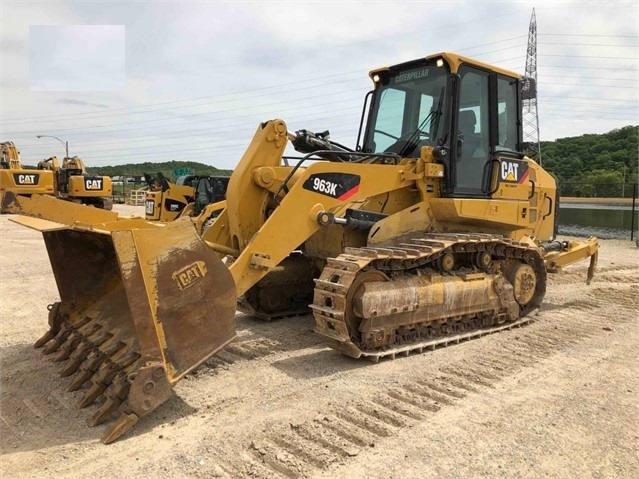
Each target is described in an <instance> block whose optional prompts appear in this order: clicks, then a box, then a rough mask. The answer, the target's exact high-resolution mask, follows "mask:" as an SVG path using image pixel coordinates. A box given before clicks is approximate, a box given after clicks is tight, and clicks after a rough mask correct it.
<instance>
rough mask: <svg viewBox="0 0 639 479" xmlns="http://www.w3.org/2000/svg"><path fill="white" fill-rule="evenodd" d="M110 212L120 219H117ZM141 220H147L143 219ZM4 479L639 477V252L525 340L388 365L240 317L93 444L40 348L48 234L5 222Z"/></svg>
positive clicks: (617, 260)
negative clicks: (106, 438)
mask: <svg viewBox="0 0 639 479" xmlns="http://www.w3.org/2000/svg"><path fill="white" fill-rule="evenodd" d="M116 208H117V207H116ZM140 213H141V210H140ZM0 226H1V228H2V229H1V231H2V233H1V234H2V240H3V244H4V245H5V248H4V249H3V250H2V251H1V252H0V267H1V270H0V271H1V273H2V284H1V290H0V292H1V294H2V302H1V304H0V311H1V313H2V333H1V335H0V360H1V363H0V380H1V389H0V418H1V420H0V437H2V448H1V453H2V459H1V464H2V465H1V470H0V472H1V473H2V477H43V478H44V477H67V478H84V477H87V476H89V475H90V476H93V477H105V478H106V477H109V478H110V477H114V478H115V477H123V476H128V477H149V476H153V475H159V474H163V475H164V476H165V477H202V478H204V477H233V478H235V477H254V478H271V477H281V478H297V477H300V478H301V477H326V478H330V477H343V476H344V477H346V476H348V477H354V478H359V477H361V478H364V477H377V478H388V477H404V478H418V477H433V478H435V477H544V476H547V477H606V478H607V477H633V476H634V475H635V474H636V472H637V471H638V470H639V462H638V460H637V457H639V454H638V453H639V439H638V437H637V434H638V433H637V432H636V431H637V430H639V423H638V418H637V414H638V412H637V405H638V404H639V381H638V379H637V364H638V362H637V359H638V358H637V347H636V345H637V344H638V342H637V340H638V339H639V338H638V336H639V335H638V334H637V323H636V321H637V317H638V316H639V315H638V314H637V313H639V304H638V298H639V269H638V264H639V252H638V251H637V248H636V247H635V246H634V244H633V243H630V242H629V241H628V242H624V241H614V240H611V241H607V240H605V241H602V250H601V253H600V267H599V270H598V272H597V274H596V275H595V279H594V281H593V283H592V284H591V285H590V286H586V285H585V283H584V280H585V277H586V266H587V265H586V264H584V265H583V266H582V265H576V266H574V267H571V268H568V269H567V270H566V271H565V272H564V273H563V274H561V275H551V276H550V279H549V286H548V293H547V295H546V300H545V302H544V307H543V309H542V311H541V312H540V313H539V314H538V315H537V316H535V318H534V321H533V322H532V323H531V324H529V325H527V326H525V327H522V328H517V329H513V330H510V331H505V332H501V333H498V334H493V335H488V336H484V337H481V338H479V339H474V340H471V341H468V342H463V343H460V344H458V345H451V346H449V347H447V348H439V349H436V350H434V351H430V352H425V353H423V354H414V355H411V356H409V357H405V358H398V359H396V360H383V361H380V362H379V363H378V364H373V363H370V362H367V361H361V360H354V359H350V358H347V357H345V356H342V355H340V354H338V353H336V352H335V351H332V350H331V349H329V348H327V347H325V346H324V344H323V342H322V340H321V338H320V337H319V336H317V335H316V334H315V333H313V332H312V327H313V320H312V318H311V317H310V316H303V317H299V318H289V319H285V320H280V321H276V322H272V323H263V322H261V321H258V320H254V319H252V318H249V317H246V316H244V315H241V314H239V313H238V315H237V329H238V334H239V337H238V339H237V340H236V341H235V342H234V343H233V344H232V345H230V347H228V348H226V349H225V350H224V351H223V352H222V353H221V354H219V355H217V356H216V357H214V358H212V359H211V360H209V361H208V362H207V363H206V364H204V365H203V366H202V367H201V368H199V369H198V370H197V371H196V372H194V373H192V374H190V375H189V376H188V377H187V378H185V379H184V380H182V381H181V382H180V383H178V385H177V386H176V388H175V392H176V397H175V398H173V399H171V400H170V401H169V402H167V403H166V404H165V405H163V406H162V407H161V408H160V409H158V410H157V411H156V412H155V414H154V415H152V416H151V417H148V418H144V419H143V420H142V421H140V423H139V424H138V426H137V427H136V428H135V429H134V430H133V431H132V432H131V433H130V434H129V435H128V436H126V437H125V438H124V439H123V440H120V441H118V442H116V443H115V444H113V445H111V446H104V445H102V443H101V442H99V437H100V436H101V434H102V432H103V428H102V427H98V428H90V427H88V425H87V420H88V418H89V417H90V416H91V414H92V413H93V412H94V408H97V407H99V405H96V406H92V407H90V408H89V409H90V410H89V411H86V410H80V411H79V410H77V409H75V402H76V401H77V399H78V397H80V396H81V394H82V391H79V392H75V393H67V392H65V390H66V387H67V385H68V382H69V378H60V377H59V374H58V372H59V369H60V368H61V366H60V365H58V364H52V363H50V362H49V361H48V360H47V359H46V358H45V357H43V356H42V354H41V353H40V351H37V350H34V349H33V348H32V344H33V342H34V341H35V340H36V339H37V338H38V337H39V336H40V335H41V334H42V332H43V331H44V330H46V305H47V304H49V303H51V302H52V301H54V300H55V299H56V288H55V284H54V281H53V278H52V276H51V270H50V267H49V264H48V260H47V257H46V252H45V250H44V245H43V244H42V241H41V238H40V233H37V232H34V231H30V230H28V229H26V228H23V227H21V226H18V225H15V224H13V223H10V222H9V221H8V218H7V217H6V216H2V217H0Z"/></svg>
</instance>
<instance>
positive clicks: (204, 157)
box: [0, 0, 639, 169]
mask: <svg viewBox="0 0 639 479" xmlns="http://www.w3.org/2000/svg"><path fill="white" fill-rule="evenodd" d="M533 8H534V10H535V17H536V24H537V57H536V64H537V82H538V98H537V110H538V115H539V135H540V139H541V140H542V141H545V140H555V139H557V138H564V137H571V136H579V135H583V134H589V133H606V132H608V131H610V130H613V129H616V128H622V127H624V126H627V125H639V81H638V67H639V65H638V63H639V6H638V5H637V2H636V1H628V2H626V1H606V2H589V1H578V2H572V1H560V0H553V1H537V2H529V1H501V2H500V1H493V2H481V1H401V0H398V1H393V2H389V1H380V2H366V1H358V2H349V1H337V2H330V1H324V2H305V1H302V0H299V1H295V2H275V1H268V0H263V1H260V2H250V1H246V2H239V1H235V2H216V1H205V0H204V1H202V0H200V1H193V2H189V1H173V2H172V1H139V0H138V1H136V2H128V1H119V2H117V1H110V2H101V1H90V0H88V1H87V0H85V1H82V2H60V1H46V2H35V1H28V0H21V1H19V2H14V1H10V0H0V17H1V31H0V46H1V57H0V88H1V90H0V140H1V141H13V142H14V143H15V144H16V145H17V147H18V149H19V150H20V152H21V159H22V163H23V164H27V165H35V164H37V162H38V161H40V160H42V159H45V158H48V157H50V156H52V155H56V156H58V158H62V157H64V154H65V144H68V149H69V154H70V155H71V156H74V155H78V156H80V157H81V158H82V159H83V160H84V161H85V163H86V164H87V165H88V166H97V167H99V166H109V165H118V164H126V163H143V162H162V161H170V160H189V161H197V162H200V163H205V164H209V165H213V166H216V167H218V168H221V169H232V168H234V167H235V166H236V165H237V163H238V161H239V160H240V158H241V156H242V154H243V153H244V151H245V149H246V147H247V146H248V144H249V143H250V141H251V139H252V137H253V134H254V133H255V130H256V129H257V127H258V125H259V124H260V123H261V122H263V121H266V120H269V119H274V118H281V119H283V120H284V121H285V122H286V124H287V126H288V129H289V131H296V130H300V129H306V130H311V131H325V130H329V131H330V133H331V139H333V140H335V141H337V142H339V143H341V144H344V145H347V146H351V147H354V146H355V143H356V138H357V133H358V128H359V123H360V117H361V113H362V105H363V101H364V97H365V95H366V93H367V92H368V91H369V90H370V89H371V87H372V83H371V81H370V79H369V77H368V72H369V71H370V70H372V69H375V68H378V67H383V66H388V65H393V64H396V63H401V62H405V61H409V60H413V59H416V58H420V57H424V56H427V55H430V54H434V53H438V52H441V51H454V52H458V53H461V54H463V55H466V56H470V57H472V58H476V59H478V60H481V61H484V62H488V63H492V64H495V65H497V66H500V67H503V68H507V69H510V70H514V71H516V72H519V73H522V74H523V73H524V71H525V66H526V53H527V45H528V37H529V35H528V33H529V25H530V21H531V15H532V12H533ZM37 135H45V136H43V137H42V138H36V136H37ZM52 136H53V137H57V138H58V139H57V140H56V139H55V138H51V137H52ZM542 154H543V152H542Z"/></svg>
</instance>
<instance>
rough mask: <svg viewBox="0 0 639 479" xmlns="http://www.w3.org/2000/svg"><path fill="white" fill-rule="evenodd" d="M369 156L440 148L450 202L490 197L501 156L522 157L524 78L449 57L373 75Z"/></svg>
mask: <svg viewBox="0 0 639 479" xmlns="http://www.w3.org/2000/svg"><path fill="white" fill-rule="evenodd" d="M371 78H372V79H373V81H374V83H375V89H374V91H373V95H372V101H371V106H370V110H369V115H368V124H367V126H366V131H365V133H364V142H363V145H362V147H361V150H362V151H363V152H368V153H373V152H390V153H397V154H398V155H399V156H401V157H404V158H419V157H420V155H421V147H422V146H431V147H434V148H436V150H435V153H436V154H438V160H439V161H441V162H442V163H444V165H445V166H446V168H445V177H444V182H443V185H442V190H443V195H444V196H449V197H482V198H485V197H488V196H490V190H491V185H490V183H491V179H492V169H493V166H494V164H495V163H496V160H497V156H498V155H499V156H501V157H503V156H504V155H506V156H512V157H513V158H521V157H522V156H523V155H522V154H521V153H520V151H521V147H522V132H521V124H522V121H521V88H522V84H523V83H524V81H523V80H524V79H523V77H521V76H520V75H518V74H516V73H513V72H509V71H507V70H502V69H498V68H494V67H489V66H488V65H485V64H483V63H481V62H477V61H474V60H471V59H468V58H465V57H462V56H459V55H456V54H451V53H442V54H439V55H434V56H430V57H427V58H425V59H421V60H415V61H411V62H407V63H403V64H400V65H396V66H394V67H390V68H384V69H379V70H375V71H373V72H371Z"/></svg>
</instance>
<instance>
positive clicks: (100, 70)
mask: <svg viewBox="0 0 639 479" xmlns="http://www.w3.org/2000/svg"><path fill="white" fill-rule="evenodd" d="M124 42H125V35H124V26H123V25H32V26H31V27H30V28H29V59H30V89H31V90H34V91H110V90H119V89H122V88H123V87H124V75H125V56H124V51H125V50H124Z"/></svg>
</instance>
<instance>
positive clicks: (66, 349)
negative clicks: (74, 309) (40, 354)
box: [52, 324, 101, 363]
mask: <svg viewBox="0 0 639 479" xmlns="http://www.w3.org/2000/svg"><path fill="white" fill-rule="evenodd" d="M100 328H101V326H100V325H99V324H92V325H91V327H90V328H89V329H88V331H73V332H72V333H71V334H70V335H69V337H68V338H67V340H66V341H65V342H64V344H63V345H62V346H61V347H60V351H59V352H58V354H57V355H56V356H55V357H54V358H53V359H52V361H53V362H54V363H60V362H62V361H65V360H67V359H69V356H71V354H73V352H74V351H76V348H78V346H79V345H80V344H81V343H82V342H86V341H87V338H89V337H90V336H92V335H94V334H95V333H97V332H98V331H99V330H100ZM89 346H90V343H89Z"/></svg>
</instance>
